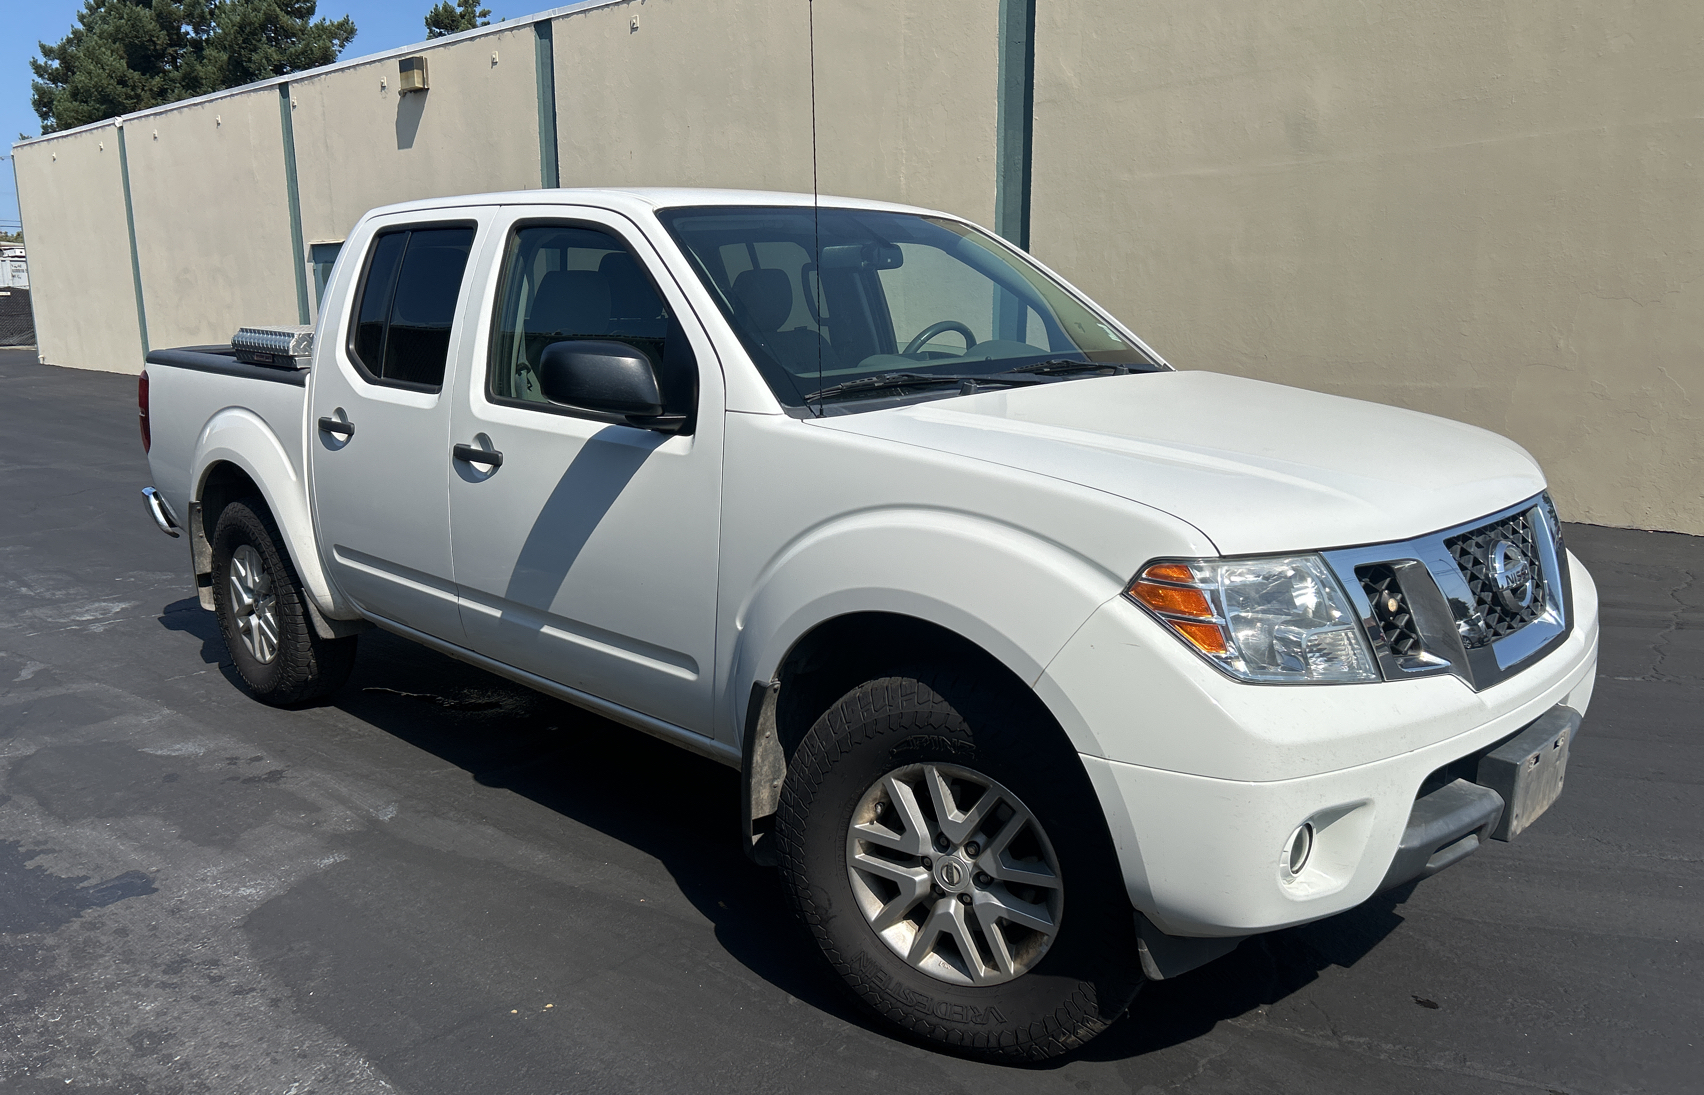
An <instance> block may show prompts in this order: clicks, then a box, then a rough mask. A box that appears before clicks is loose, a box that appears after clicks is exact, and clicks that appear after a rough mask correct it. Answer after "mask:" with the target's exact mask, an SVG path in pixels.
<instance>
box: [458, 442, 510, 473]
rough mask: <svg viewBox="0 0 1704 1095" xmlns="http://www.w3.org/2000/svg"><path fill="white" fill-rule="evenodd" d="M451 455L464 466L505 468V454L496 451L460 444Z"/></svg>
mask: <svg viewBox="0 0 1704 1095" xmlns="http://www.w3.org/2000/svg"><path fill="white" fill-rule="evenodd" d="M450 455H451V456H453V457H455V458H456V459H457V460H460V461H461V462H462V463H464V464H485V465H487V466H489V467H493V468H500V467H502V466H503V454H502V453H500V452H498V451H497V450H496V449H482V448H479V447H477V446H474V445H463V444H461V443H459V442H458V443H457V444H456V447H455V448H453V449H451V450H450Z"/></svg>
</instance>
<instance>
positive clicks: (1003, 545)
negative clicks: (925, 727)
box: [725, 507, 1124, 727]
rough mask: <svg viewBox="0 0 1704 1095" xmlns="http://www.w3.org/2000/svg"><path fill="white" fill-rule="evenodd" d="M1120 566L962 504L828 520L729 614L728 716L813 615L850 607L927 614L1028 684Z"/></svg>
mask: <svg viewBox="0 0 1704 1095" xmlns="http://www.w3.org/2000/svg"><path fill="white" fill-rule="evenodd" d="M1123 583H1124V577H1123V576H1121V575H1117V574H1113V573H1111V572H1110V571H1108V570H1106V569H1105V568H1104V567H1102V566H1099V565H1097V564H1096V563H1094V562H1093V561H1092V560H1090V559H1088V558H1086V557H1085V556H1083V555H1081V554H1079V553H1077V552H1074V551H1071V550H1070V549H1068V548H1066V547H1065V546H1064V545H1062V544H1059V543H1057V542H1054V541H1052V540H1048V539H1046V538H1045V537H1043V536H1040V535H1037V534H1036V533H1034V532H1031V531H1028V530H1025V529H1021V528H1018V527H1015V526H1012V525H1009V524H1005V523H1002V522H998V521H995V520H991V519H989V518H986V517H981V516H977V515H974V514H968V513H963V512H957V511H952V510H945V509H929V508H916V507H894V508H882V509H875V510H866V511H862V512H859V513H856V514H851V515H847V516H843V517H840V518H837V519H835V520H833V521H829V522H826V523H824V524H822V525H819V526H817V527H815V528H812V529H810V530H808V531H806V532H805V533H803V534H801V535H800V536H798V537H797V538H795V539H794V540H793V541H792V542H791V543H789V544H787V545H786V547H784V548H783V549H782V550H781V551H780V552H778V553H777V554H776V556H775V558H774V559H773V560H772V561H771V562H770V564H769V565H768V566H766V567H765V568H764V569H763V571H762V572H761V573H760V574H759V575H758V577H757V579H756V581H755V582H754V583H753V585H752V588H751V590H750V592H749V594H748V595H747V597H746V598H745V599H744V601H743V603H742V604H741V605H740V608H739V611H738V615H737V617H736V618H735V620H734V628H735V631H734V634H735V648H734V652H733V657H732V659H731V664H730V679H729V680H730V685H731V687H728V688H727V689H725V694H726V695H728V696H729V697H730V698H731V700H732V702H733V704H734V705H735V709H734V710H733V711H732V716H733V723H732V725H733V726H736V727H737V726H743V725H744V720H745V717H746V712H745V707H746V706H747V705H748V704H749V702H750V699H751V689H750V688H749V686H748V685H749V683H750V682H754V681H768V680H772V679H774V677H775V676H776V674H777V672H778V671H779V669H780V666H781V662H782V660H783V659H784V658H785V657H786V656H787V654H788V652H789V651H790V650H792V648H793V647H794V645H795V644H796V643H798V641H799V640H800V639H801V638H803V637H804V636H805V635H807V634H808V633H809V632H810V631H811V630H812V629H813V628H815V627H816V626H817V625H819V624H821V623H823V622H825V621H827V620H830V619H833V618H835V617H837V616H843V615H847V614H849V613H854V612H888V613H894V614H897V615H903V616H911V617H915V618H918V619H922V620H926V621H928V622H930V623H933V624H936V625H938V626H940V627H944V628H947V629H948V630H950V631H953V632H955V633H956V634H958V635H960V636H962V637H963V638H965V639H967V640H969V641H970V642H973V643H975V644H977V645H978V646H980V647H981V648H982V649H983V650H985V651H987V652H988V653H989V654H990V655H992V656H993V657H994V658H996V659H997V660H999V661H1000V662H1001V663H1003V664H1004V665H1005V666H1006V667H1007V668H1008V669H1010V670H1011V671H1012V672H1013V673H1015V674H1016V675H1017V676H1018V677H1019V678H1020V679H1022V680H1023V681H1025V682H1028V683H1031V684H1033V683H1034V682H1035V681H1036V679H1037V678H1038V677H1040V676H1041V673H1042V670H1043V669H1044V667H1045V666H1046V665H1047V664H1048V662H1049V661H1051V660H1052V658H1053V656H1054V655H1055V654H1056V653H1058V651H1059V650H1060V649H1061V648H1063V647H1064V645H1065V643H1066V642H1067V641H1068V640H1069V639H1070V637H1071V635H1072V634H1073V633H1074V632H1075V631H1076V630H1077V628H1079V627H1080V626H1082V624H1083V622H1084V621H1085V620H1087V619H1088V618H1089V616H1090V615H1092V614H1093V612H1094V611H1095V609H1096V608H1097V607H1099V606H1100V605H1101V604H1103V603H1105V602H1106V600H1107V599H1108V598H1110V597H1114V596H1116V595H1117V594H1118V592H1119V590H1120V588H1122V586H1123Z"/></svg>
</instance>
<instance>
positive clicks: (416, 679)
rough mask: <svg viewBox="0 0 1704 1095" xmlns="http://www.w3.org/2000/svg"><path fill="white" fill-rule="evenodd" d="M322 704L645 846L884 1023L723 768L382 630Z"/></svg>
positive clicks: (692, 887) (750, 959)
mask: <svg viewBox="0 0 1704 1095" xmlns="http://www.w3.org/2000/svg"><path fill="white" fill-rule="evenodd" d="M214 641H215V642H217V641H218V637H217V634H215V636H214ZM220 649H221V650H222V647H221V648H220ZM329 705H330V706H332V707H335V708H337V709H339V710H341V711H343V712H345V713H347V714H349V715H351V716H353V717H355V718H358V719H360V720H361V721H362V722H365V723H367V724H369V725H371V726H373V727H375V728H377V729H379V730H382V731H384V732H385V733H388V734H390V735H392V736H393V737H395V738H397V739H399V740H401V741H405V742H407V743H408V744H410V745H412V746H414V747H415V748H418V749H422V750H425V751H426V752H428V753H430V754H432V755H433V756H436V757H438V758H439V759H441V760H443V761H446V762H448V763H450V764H453V765H455V766H456V767H458V768H461V769H463V770H464V771H466V772H467V773H468V774H469V775H471V776H472V777H473V778H474V779H475V780H476V781H478V782H479V783H480V784H482V785H484V786H487V787H497V788H502V789H504V790H508V791H512V792H513V793H515V794H518V795H521V796H524V797H526V798H528V799H531V800H532V801H533V802H536V803H538V804H539V805H541V806H544V807H546V808H548V809H550V810H554V811H555V812H557V813H559V814H561V815H563V816H564V817H567V818H570V819H572V820H573V821H575V822H577V823H579V824H581V825H584V826H586V827H588V828H591V829H594V830H596V831H598V832H600V833H603V834H604V835H606V836H609V837H611V838H613V839H615V840H619V841H621V842H622V843H624V844H626V845H628V846H629V847H632V848H635V849H638V850H639V851H641V852H644V853H645V854H646V855H648V856H651V857H653V858H654V859H656V860H657V862H659V863H661V864H662V865H663V866H664V868H665V869H666V870H667V871H668V872H669V874H670V875H671V876H672V877H673V879H674V881H675V883H676V885H677V886H678V887H679V890H680V893H681V895H682V896H683V897H685V898H686V899H687V900H688V901H690V902H691V903H692V905H693V906H694V907H695V908H696V909H697V910H698V911H699V912H700V913H701V914H702V915H703V916H704V917H705V918H706V919H707V920H709V921H710V922H711V923H712V924H713V925H714V930H715V935H716V939H717V941H718V942H719V943H721V945H722V946H723V947H724V948H726V950H727V952H728V954H729V955H730V956H731V957H733V958H734V959H735V960H737V961H739V962H740V963H741V964H742V965H744V966H745V967H746V968H747V969H749V970H750V971H751V972H753V973H754V974H756V975H757V976H759V977H761V978H763V979H764V980H766V981H768V982H769V983H770V984H772V985H774V986H775V987H777V988H779V989H781V990H782V991H784V992H786V993H788V994H789V995H791V996H793V997H795V998H796V999H798V1000H800V1001H802V1002H804V1003H806V1004H808V1005H810V1006H812V1007H815V1008H819V1009H821V1010H823V1011H825V1012H828V1013H830V1014H832V1015H835V1016H837V1017H839V1018H841V1019H844V1020H846V1021H847V1022H850V1023H853V1024H856V1025H858V1026H861V1027H864V1028H866V1029H870V1030H881V1029H882V1028H881V1027H880V1025H879V1024H878V1023H877V1022H876V1021H875V1020H874V1019H872V1018H870V1017H868V1016H866V1015H865V1014H864V1012H863V1011H862V1010H861V1009H860V1008H859V1007H858V1006H857V1004H856V1003H855V1002H854V1001H853V1000H852V999H851V998H850V995H849V994H848V993H847V992H846V991H845V990H844V989H843V988H842V986H841V984H840V982H839V979H838V978H837V977H835V976H834V974H833V971H832V970H830V969H829V967H828V965H827V963H826V962H824V960H823V958H822V956H821V955H820V953H818V951H817V950H816V947H815V945H814V944H813V943H812V942H811V940H810V938H809V936H808V935H807V934H806V932H805V931H804V930H803V929H802V928H801V927H800V925H799V923H798V922H797V920H795V919H794V917H793V915H792V912H791V911H790V910H789V909H788V907H787V903H786V898H785V896H784V894H783V893H782V890H781V886H780V884H779V880H778V877H777V875H776V872H775V871H773V870H770V869H767V868H762V867H758V866H757V865H755V864H753V863H752V862H751V861H750V860H748V859H747V858H746V857H745V855H744V854H743V853H742V852H741V850H740V847H739V843H738V840H737V834H738V826H739V817H740V811H739V803H740V798H739V779H738V774H737V773H736V772H734V771H733V770H732V769H731V768H728V767H726V766H725V765H722V764H718V763H717V762H715V761H712V760H709V759H707V758H704V757H700V756H697V755H695V754H693V753H689V752H687V751H686V750H684V749H681V748H679V747H677V746H674V745H671V744H669V743H667V742H664V741H660V740H658V739H656V738H653V737H650V736H649V735H646V734H643V733H640V732H639V731H637V730H632V729H629V728H627V727H625V726H621V725H619V724H617V723H614V722H611V721H609V720H608V719H604V718H602V717H600V716H598V715H594V714H592V713H590V712H587V711H583V710H581V709H580V708H577V707H574V706H573V705H571V704H567V703H563V702H561V701H559V700H556V699H553V698H551V697H549V696H545V695H542V694H540V693H536V692H533V691H531V690H529V689H526V688H523V687H520V686H518V685H515V684H511V683H510V682H508V681H506V680H503V679H501V678H499V677H496V676H495V675H493V674H490V673H486V672H485V671H483V670H481V669H477V668H475V667H473V666H469V665H466V664H464V663H461V662H458V661H455V660H454V659H451V658H448V657H445V656H444V655H441V654H438V653H436V652H434V651H430V650H427V649H425V648H424V647H421V646H418V645H416V644H414V643H411V642H408V641H407V640H404V639H399V638H397V637H395V636H393V635H391V634H389V633H387V632H383V631H374V632H368V633H366V634H364V635H362V636H361V653H360V656H359V658H358V660H357V662H356V668H355V672H354V675H353V676H352V677H351V679H350V681H349V684H348V685H346V686H345V687H344V688H343V689H342V690H341V691H340V692H338V693H337V694H336V695H335V696H333V697H331V699H330V700H329ZM612 773H617V774H625V778H623V777H622V776H620V775H615V776H612Z"/></svg>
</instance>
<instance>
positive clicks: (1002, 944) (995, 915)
mask: <svg viewBox="0 0 1704 1095" xmlns="http://www.w3.org/2000/svg"><path fill="white" fill-rule="evenodd" d="M986 896H987V895H985V894H984V895H978V900H977V902H976V904H974V905H972V906H971V911H973V912H975V913H976V919H977V922H978V923H980V924H981V925H982V935H983V938H985V939H987V940H988V947H989V949H990V950H992V951H993V952H994V965H995V968H997V969H998V970H999V971H1000V972H1001V973H1003V974H1005V975H1006V976H1007V977H1010V976H1012V974H1013V973H1015V972H1016V971H1017V963H1016V962H1014V961H1013V960H1012V949H1011V948H1010V947H1008V946H1006V933H1005V931H1004V930H1003V929H1002V928H1001V927H1000V907H1001V906H1000V903H999V902H997V901H989V900H985V898H986Z"/></svg>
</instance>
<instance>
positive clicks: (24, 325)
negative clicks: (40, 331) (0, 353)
mask: <svg viewBox="0 0 1704 1095" xmlns="http://www.w3.org/2000/svg"><path fill="white" fill-rule="evenodd" d="M35 340H36V336H35V320H34V318H33V317H32V316H31V314H30V291H29V290H28V289H9V288H6V287H4V286H0V346H34V345H35Z"/></svg>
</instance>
